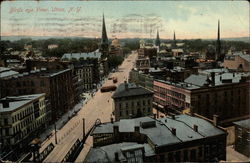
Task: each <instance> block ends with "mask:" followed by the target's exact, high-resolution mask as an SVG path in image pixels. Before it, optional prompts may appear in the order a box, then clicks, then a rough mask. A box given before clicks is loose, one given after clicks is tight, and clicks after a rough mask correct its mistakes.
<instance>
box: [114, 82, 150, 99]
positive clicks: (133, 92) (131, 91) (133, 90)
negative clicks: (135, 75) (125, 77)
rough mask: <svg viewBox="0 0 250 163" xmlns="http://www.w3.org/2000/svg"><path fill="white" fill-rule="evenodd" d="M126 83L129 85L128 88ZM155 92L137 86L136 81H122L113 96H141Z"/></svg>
mask: <svg viewBox="0 0 250 163" xmlns="http://www.w3.org/2000/svg"><path fill="white" fill-rule="evenodd" d="M125 84H127V85H128V89H127V90H126V89H125ZM146 94H153V93H152V92H151V91H149V90H147V89H145V88H142V87H138V86H136V85H135V84H134V83H122V84H120V85H119V86H118V88H117V89H116V91H115V93H114V94H113V96H112V98H121V97H130V96H139V95H146Z"/></svg>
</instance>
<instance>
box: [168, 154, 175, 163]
mask: <svg viewBox="0 0 250 163" xmlns="http://www.w3.org/2000/svg"><path fill="white" fill-rule="evenodd" d="M168 161H169V162H173V161H174V158H173V153H172V152H170V153H168Z"/></svg>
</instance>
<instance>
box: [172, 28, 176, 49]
mask: <svg viewBox="0 0 250 163" xmlns="http://www.w3.org/2000/svg"><path fill="white" fill-rule="evenodd" d="M173 47H176V38H175V31H174V39H173Z"/></svg>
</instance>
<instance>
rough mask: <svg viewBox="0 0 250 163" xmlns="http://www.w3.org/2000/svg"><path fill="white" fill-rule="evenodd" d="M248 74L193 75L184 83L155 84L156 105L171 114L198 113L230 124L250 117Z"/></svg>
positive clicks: (160, 82)
mask: <svg viewBox="0 0 250 163" xmlns="http://www.w3.org/2000/svg"><path fill="white" fill-rule="evenodd" d="M247 76H248V74H242V73H223V74H220V75H211V76H210V77H209V76H206V75H191V76H190V77H188V78H187V79H186V80H185V81H184V82H178V83H173V82H170V81H163V80H155V81H154V102H155V105H157V106H159V107H161V108H162V109H164V110H165V111H167V112H172V113H175V114H176V113H182V112H186V111H188V112H194V113H197V114H200V115H202V116H205V117H207V118H209V119H212V117H213V115H214V114H216V115H218V116H219V122H220V123H221V124H224V125H225V124H227V123H231V122H233V121H235V120H236V119H240V118H242V117H244V116H247V115H248V114H249V82H248V80H247Z"/></svg>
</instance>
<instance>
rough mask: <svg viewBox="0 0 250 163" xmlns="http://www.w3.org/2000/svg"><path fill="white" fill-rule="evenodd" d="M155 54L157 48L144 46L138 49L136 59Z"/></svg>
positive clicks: (154, 55)
mask: <svg viewBox="0 0 250 163" xmlns="http://www.w3.org/2000/svg"><path fill="white" fill-rule="evenodd" d="M156 56H157V49H156V48H154V47H147V48H146V47H144V48H140V49H139V50H138V59H140V58H147V57H148V58H149V59H151V58H154V57H155V58H156Z"/></svg>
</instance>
